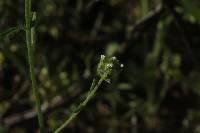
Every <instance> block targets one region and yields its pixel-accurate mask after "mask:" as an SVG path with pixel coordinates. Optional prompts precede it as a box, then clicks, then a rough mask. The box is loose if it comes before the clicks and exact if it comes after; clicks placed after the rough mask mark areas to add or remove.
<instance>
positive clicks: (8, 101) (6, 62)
mask: <svg viewBox="0 0 200 133" xmlns="http://www.w3.org/2000/svg"><path fill="white" fill-rule="evenodd" d="M33 10H34V11H36V12H37V21H36V25H37V45H36V49H35V60H36V66H35V67H36V73H37V80H38V84H39V89H40V93H41V97H42V108H43V109H44V114H45V124H46V127H47V129H48V132H52V131H53V130H54V129H55V128H57V127H58V126H59V125H60V124H61V123H63V121H64V120H65V119H66V118H67V116H68V115H69V113H70V111H71V110H72V109H73V108H74V106H75V105H76V104H77V103H79V102H80V100H81V99H83V97H84V96H85V94H86V92H87V91H88V89H89V87H90V84H91V81H92V78H93V77H94V76H95V73H96V66H97V63H98V61H99V58H100V55H101V54H105V55H107V56H116V57H117V58H118V59H119V60H120V62H122V63H123V64H124V66H125V67H124V69H123V70H122V71H121V72H120V73H118V74H117V75H115V76H114V77H113V79H112V82H111V84H106V83H104V84H103V85H102V86H101V87H100V88H99V90H98V94H97V95H96V97H95V98H94V99H93V100H92V101H91V102H90V103H89V105H88V106H87V108H86V109H84V110H83V111H82V112H81V113H80V115H79V117H78V118H77V119H76V120H75V121H73V122H72V123H71V124H70V126H69V127H67V128H66V129H65V131H63V132H69V133H200V52H199V51H200V1H199V0H39V1H35V0H33ZM23 24H24V0H0V32H1V31H4V30H6V29H8V28H9V27H13V26H17V25H23ZM28 72H29V70H28V65H27V53H26V45H25V35H24V33H23V32H18V33H16V34H14V35H11V36H9V37H6V38H3V39H2V40H1V41H0V133H36V132H38V124H37V117H36V112H35V110H34V109H33V108H34V106H33V105H34V99H33V95H32V90H31V86H30V80H29V73H28Z"/></svg>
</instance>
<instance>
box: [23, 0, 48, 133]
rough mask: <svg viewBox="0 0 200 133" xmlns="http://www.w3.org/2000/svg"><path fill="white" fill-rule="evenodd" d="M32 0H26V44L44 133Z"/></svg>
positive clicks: (41, 130) (41, 128)
mask: <svg viewBox="0 0 200 133" xmlns="http://www.w3.org/2000/svg"><path fill="white" fill-rule="evenodd" d="M31 18H32V12H31V0H25V21H26V45H27V52H28V62H29V69H30V78H31V83H32V89H33V94H34V97H35V104H36V110H37V115H38V121H39V126H40V133H44V120H43V115H42V111H41V103H40V96H39V91H38V87H37V83H36V75H35V71H34V56H33V45H34V44H32V43H33V42H34V41H32V39H33V38H32V36H33V34H34V33H33V31H31V28H32V26H31Z"/></svg>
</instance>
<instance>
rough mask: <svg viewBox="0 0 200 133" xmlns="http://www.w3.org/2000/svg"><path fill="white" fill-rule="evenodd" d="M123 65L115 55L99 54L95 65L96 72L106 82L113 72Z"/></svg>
mask: <svg viewBox="0 0 200 133" xmlns="http://www.w3.org/2000/svg"><path fill="white" fill-rule="evenodd" d="M123 67H124V65H123V64H120V63H119V60H117V58H116V57H106V56H105V55H101V59H100V62H99V64H98V67H97V74H98V76H100V77H101V78H104V80H105V81H106V82H108V83H110V77H111V76H112V74H113V73H115V72H117V71H119V70H120V69H121V68H123Z"/></svg>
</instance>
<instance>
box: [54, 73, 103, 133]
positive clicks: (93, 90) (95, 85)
mask: <svg viewBox="0 0 200 133" xmlns="http://www.w3.org/2000/svg"><path fill="white" fill-rule="evenodd" d="M104 79H105V78H104V77H102V78H101V79H100V80H99V81H98V83H96V81H95V80H93V83H92V85H91V87H90V91H89V92H88V95H87V97H86V99H85V100H84V101H83V102H82V103H80V104H79V106H78V107H77V108H76V109H75V110H73V112H72V113H71V115H70V116H69V118H68V119H67V120H66V121H65V122H64V123H63V124H62V125H61V126H60V127H59V128H58V129H56V130H55V132H54V133H59V132H61V131H62V130H63V129H64V128H65V127H66V126H68V125H69V123H70V122H71V121H73V120H74V119H75V118H76V116H77V115H78V114H79V113H80V112H81V111H82V110H83V109H84V108H85V106H86V105H87V103H88V102H89V101H90V100H91V99H92V98H93V97H94V96H95V94H96V91H97V89H98V88H99V86H100V85H101V84H102V82H103V81H104Z"/></svg>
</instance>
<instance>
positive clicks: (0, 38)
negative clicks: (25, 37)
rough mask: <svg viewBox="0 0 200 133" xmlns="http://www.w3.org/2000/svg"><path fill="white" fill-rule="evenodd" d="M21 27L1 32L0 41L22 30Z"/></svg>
mask: <svg viewBox="0 0 200 133" xmlns="http://www.w3.org/2000/svg"><path fill="white" fill-rule="evenodd" d="M23 29H24V27H23V26H18V27H11V28H9V29H7V30H5V31H3V32H0V40H2V39H3V38H4V37H6V36H9V35H12V34H14V33H16V32H19V31H20V30H23Z"/></svg>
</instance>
